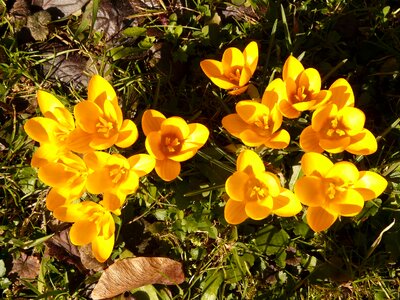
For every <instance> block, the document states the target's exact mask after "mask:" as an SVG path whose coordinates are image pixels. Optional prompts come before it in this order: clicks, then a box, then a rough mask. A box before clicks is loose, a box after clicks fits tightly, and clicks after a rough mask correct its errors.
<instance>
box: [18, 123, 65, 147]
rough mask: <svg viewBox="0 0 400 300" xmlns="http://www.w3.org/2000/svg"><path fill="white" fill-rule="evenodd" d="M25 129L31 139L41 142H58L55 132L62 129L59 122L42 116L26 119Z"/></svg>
mask: <svg viewBox="0 0 400 300" xmlns="http://www.w3.org/2000/svg"><path fill="white" fill-rule="evenodd" d="M24 130H25V132H26V133H27V134H28V136H29V137H30V138H31V139H33V140H35V141H37V142H39V143H52V142H56V141H57V139H56V136H55V133H56V132H58V131H60V130H59V127H58V124H57V122H55V121H54V120H52V119H48V118H42V117H36V118H32V119H29V120H28V121H26V123H25V125H24Z"/></svg>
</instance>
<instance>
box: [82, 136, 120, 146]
mask: <svg viewBox="0 0 400 300" xmlns="http://www.w3.org/2000/svg"><path fill="white" fill-rule="evenodd" d="M91 137H92V140H91V141H90V143H89V147H90V148H92V149H94V150H105V149H108V148H110V147H111V146H112V145H114V144H115V143H116V142H117V140H118V135H117V134H114V135H111V136H109V137H104V136H103V134H94V135H92V136H91Z"/></svg>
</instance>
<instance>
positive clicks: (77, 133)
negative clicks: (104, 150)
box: [67, 127, 94, 153]
mask: <svg viewBox="0 0 400 300" xmlns="http://www.w3.org/2000/svg"><path fill="white" fill-rule="evenodd" d="M93 136H94V134H91V133H87V132H86V131H83V130H82V129H81V128H79V127H77V128H75V129H74V130H73V131H72V132H71V133H70V134H69V135H68V138H67V145H68V148H69V149H71V150H72V151H75V152H78V153H88V152H93V151H94V149H92V148H91V147H90V142H91V141H92V139H93Z"/></svg>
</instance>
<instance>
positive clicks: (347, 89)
mask: <svg viewBox="0 0 400 300" xmlns="http://www.w3.org/2000/svg"><path fill="white" fill-rule="evenodd" d="M329 90H330V91H331V92H332V96H331V99H330V100H329V101H330V102H331V103H334V104H336V105H337V106H338V108H339V109H341V108H343V107H346V106H350V107H351V106H354V94H353V90H352V88H351V86H350V84H349V83H348V81H347V80H346V79H344V78H339V79H337V80H336V81H335V82H334V83H332V85H331V86H330V87H329Z"/></svg>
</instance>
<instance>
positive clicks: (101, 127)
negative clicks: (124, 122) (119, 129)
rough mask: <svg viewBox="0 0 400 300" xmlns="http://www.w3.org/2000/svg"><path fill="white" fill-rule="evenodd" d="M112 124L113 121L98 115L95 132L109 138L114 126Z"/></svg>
mask: <svg viewBox="0 0 400 300" xmlns="http://www.w3.org/2000/svg"><path fill="white" fill-rule="evenodd" d="M114 125H115V124H114V123H113V122H110V121H109V120H106V119H104V118H103V117H99V121H98V122H97V124H96V128H97V132H98V133H100V134H103V135H104V137H105V138H109V137H110V135H111V134H112V131H113V130H114V128H115V126H114Z"/></svg>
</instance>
